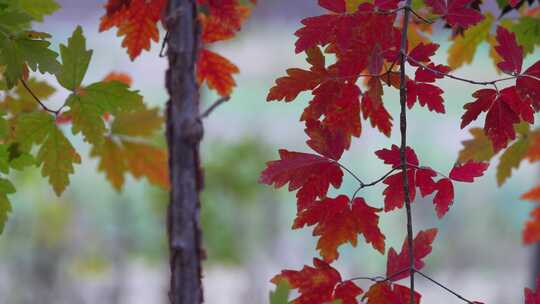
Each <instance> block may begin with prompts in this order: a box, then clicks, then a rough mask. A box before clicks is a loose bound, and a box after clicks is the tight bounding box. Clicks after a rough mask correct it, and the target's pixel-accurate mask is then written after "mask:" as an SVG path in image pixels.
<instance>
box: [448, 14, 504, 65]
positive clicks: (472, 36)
mask: <svg viewBox="0 0 540 304" xmlns="http://www.w3.org/2000/svg"><path fill="white" fill-rule="evenodd" d="M493 19H494V18H493V15H491V14H489V13H487V14H486V16H485V18H484V20H483V21H482V22H480V23H478V24H477V25H475V26H472V27H470V28H468V29H467V30H465V32H464V33H463V36H457V37H456V39H455V40H454V43H453V44H452V46H450V49H448V65H449V66H450V67H451V68H452V69H457V68H459V67H460V66H462V65H463V64H465V63H467V64H470V63H471V62H472V60H473V58H474V54H475V53H476V49H477V48H478V45H480V43H482V42H483V41H486V40H487V39H488V38H489V31H490V29H491V25H492V24H493Z"/></svg>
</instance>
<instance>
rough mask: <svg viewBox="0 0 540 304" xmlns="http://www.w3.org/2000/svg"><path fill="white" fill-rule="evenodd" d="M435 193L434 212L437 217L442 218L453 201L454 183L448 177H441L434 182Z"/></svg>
mask: <svg viewBox="0 0 540 304" xmlns="http://www.w3.org/2000/svg"><path fill="white" fill-rule="evenodd" d="M435 190H436V191H437V194H435V197H434V198H433V204H435V212H436V213H437V216H438V217H439V218H442V217H443V216H444V215H445V214H446V213H447V212H448V210H449V209H450V205H452V204H453V203H454V184H452V181H451V180H450V179H448V178H443V179H441V180H439V181H438V182H437V183H436V184H435Z"/></svg>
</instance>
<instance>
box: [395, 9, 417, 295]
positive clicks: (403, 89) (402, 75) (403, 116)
mask: <svg viewBox="0 0 540 304" xmlns="http://www.w3.org/2000/svg"><path fill="white" fill-rule="evenodd" d="M411 2H412V0H407V1H406V2H405V6H404V7H405V11H404V13H403V25H402V27H401V47H400V48H401V54H400V70H399V79H400V84H399V86H400V87H399V97H400V98H399V101H400V108H401V113H400V119H399V120H400V131H401V146H400V151H399V154H400V155H399V156H400V160H401V170H402V172H403V197H404V200H405V208H406V212H407V242H408V243H409V246H408V250H409V274H410V281H409V282H410V287H409V288H410V301H409V303H410V304H414V294H415V292H414V249H413V245H412V244H413V227H412V212H411V201H410V194H409V178H408V174H407V158H406V149H407V86H406V84H405V80H406V71H405V62H406V58H407V42H408V41H407V32H408V28H409V18H410V15H411Z"/></svg>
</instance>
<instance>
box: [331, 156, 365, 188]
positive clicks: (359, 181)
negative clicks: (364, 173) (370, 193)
mask: <svg viewBox="0 0 540 304" xmlns="http://www.w3.org/2000/svg"><path fill="white" fill-rule="evenodd" d="M336 164H337V165H338V166H340V167H341V168H342V169H343V170H345V171H347V173H349V174H350V175H351V176H352V177H354V179H356V181H358V183H359V184H360V186H362V185H364V182H363V181H362V180H361V179H360V178H359V177H358V175H356V174H354V172H352V171H351V170H349V168H347V167H345V166H344V165H342V164H340V163H339V162H337V161H336Z"/></svg>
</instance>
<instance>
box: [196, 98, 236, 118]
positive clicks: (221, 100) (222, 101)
mask: <svg viewBox="0 0 540 304" xmlns="http://www.w3.org/2000/svg"><path fill="white" fill-rule="evenodd" d="M230 99H231V98H230V97H229V96H226V97H221V98H220V99H218V100H216V101H215V102H214V103H213V104H212V105H211V106H210V107H209V108H208V109H206V111H204V112H203V113H202V114H201V115H200V116H199V119H203V118H207V117H208V116H210V114H212V112H214V110H215V109H216V108H217V107H219V106H220V105H221V104H222V103H224V102H227V101H229V100H230Z"/></svg>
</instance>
